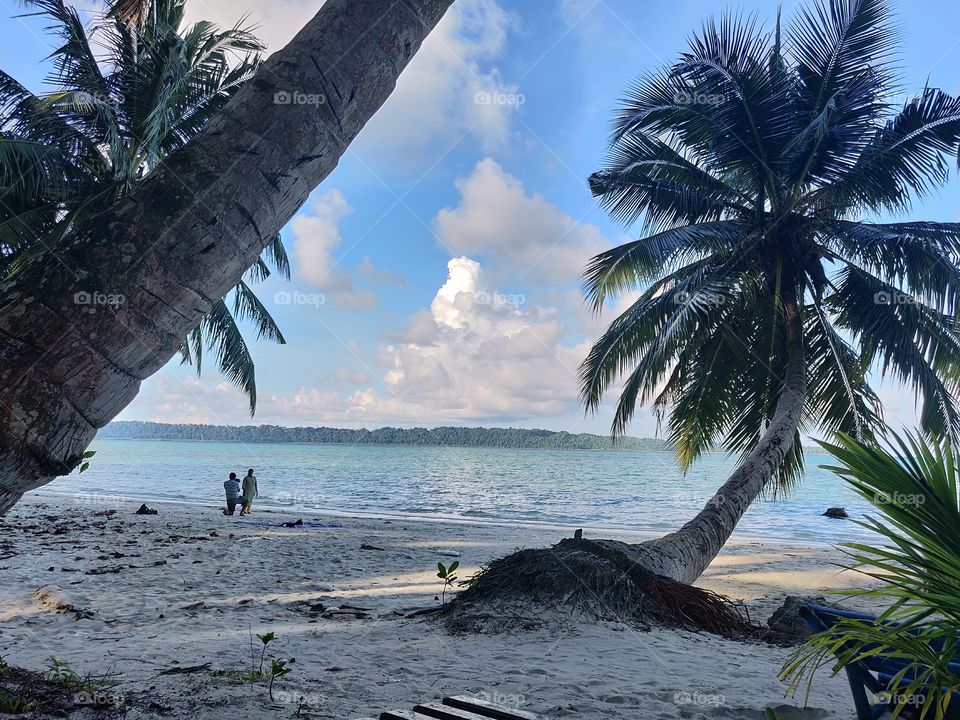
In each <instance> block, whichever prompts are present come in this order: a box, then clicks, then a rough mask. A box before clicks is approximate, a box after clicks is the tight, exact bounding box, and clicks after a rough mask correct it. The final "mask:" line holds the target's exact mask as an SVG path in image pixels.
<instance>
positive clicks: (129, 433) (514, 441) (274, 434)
mask: <svg viewBox="0 0 960 720" xmlns="http://www.w3.org/2000/svg"><path fill="white" fill-rule="evenodd" d="M98 437H100V438H105V439H110V440H194V441H206V442H290V443H313V444H322V445H424V446H430V445H433V446H450V447H500V448H536V449H556V450H610V449H615V450H667V449H668V448H667V446H666V443H665V442H664V441H663V440H657V439H655V438H634V437H625V438H618V439H617V440H615V441H614V440H612V439H611V438H610V437H608V436H601V435H591V434H590V433H568V432H565V431H559V432H558V431H553V430H527V429H522V428H487V427H435V428H394V427H382V428H376V429H374V430H367V429H365V428H364V429H359V430H352V429H348V428H330V427H283V426H280V425H201V424H188V423H169V424H168V423H155V422H141V421H119V422H114V423H110V424H109V425H107V426H106V427H105V428H103V429H102V430H101V431H100V433H99V435H98Z"/></svg>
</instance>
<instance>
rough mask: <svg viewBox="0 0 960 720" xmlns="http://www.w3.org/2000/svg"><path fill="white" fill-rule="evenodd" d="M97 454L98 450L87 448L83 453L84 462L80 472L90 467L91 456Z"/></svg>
mask: <svg viewBox="0 0 960 720" xmlns="http://www.w3.org/2000/svg"><path fill="white" fill-rule="evenodd" d="M96 454H97V451H96V450H87V451H86V452H85V453H84V454H83V463H82V464H81V465H80V472H86V471H87V470H89V469H90V458H92V457H93V456H94V455H96Z"/></svg>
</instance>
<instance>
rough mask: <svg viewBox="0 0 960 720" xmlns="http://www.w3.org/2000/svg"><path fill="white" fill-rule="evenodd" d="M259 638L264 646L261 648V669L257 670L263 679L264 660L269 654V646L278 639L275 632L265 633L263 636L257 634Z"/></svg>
mask: <svg viewBox="0 0 960 720" xmlns="http://www.w3.org/2000/svg"><path fill="white" fill-rule="evenodd" d="M257 637H258V638H259V639H260V642H261V643H262V644H263V646H262V647H261V648H260V667H259V668H258V669H257V673H258V674H259V675H260V676H261V677H263V658H264V656H265V655H266V654H267V645H269V644H270V643H271V642H273V641H274V640H276V639H277V634H276V633H274V632H268V633H264V634H263V635H260V634H259V633H258V634H257Z"/></svg>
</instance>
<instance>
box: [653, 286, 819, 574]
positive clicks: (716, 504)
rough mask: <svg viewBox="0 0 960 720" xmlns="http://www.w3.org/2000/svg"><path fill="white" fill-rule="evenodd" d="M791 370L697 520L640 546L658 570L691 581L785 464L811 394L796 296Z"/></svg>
mask: <svg viewBox="0 0 960 720" xmlns="http://www.w3.org/2000/svg"><path fill="white" fill-rule="evenodd" d="M784 315H785V320H786V323H785V324H786V338H787V352H788V356H787V357H788V359H787V370H786V375H785V377H784V378H783V388H782V390H781V391H780V397H779V399H778V400H777V406H776V409H775V410H774V414H773V418H772V420H771V421H770V424H769V425H768V426H767V428H766V431H765V432H764V433H763V436H762V437H761V438H760V441H759V442H758V443H757V445H756V447H754V449H753V450H752V451H751V452H750V453H749V454H748V455H747V456H746V458H744V460H743V461H742V462H741V463H740V465H739V466H738V467H737V469H736V470H735V471H734V472H733V474H732V475H731V476H730V477H729V478H728V479H727V481H726V482H725V483H724V484H723V485H722V486H721V487H720V489H719V490H718V491H717V492H716V494H715V495H714V496H713V497H712V498H710V500H709V501H708V502H707V504H706V506H705V507H704V508H703V510H701V511H700V512H699V513H698V514H697V515H696V516H695V517H694V518H693V519H692V520H690V521H689V522H688V523H687V524H686V525H684V526H683V527H682V528H680V529H679V530H677V531H676V532H674V533H670V534H669V535H665V536H663V537H662V538H657V539H656V540H652V541H650V542H647V543H644V544H642V545H640V546H638V547H637V548H636V554H637V561H638V562H641V564H642V565H643V566H644V567H645V568H647V569H648V570H651V571H652V572H655V573H657V574H659V575H664V576H666V577H669V578H672V579H674V580H678V581H680V582H686V583H692V582H693V581H694V580H696V579H697V578H698V577H700V575H701V574H702V573H703V571H704V570H706V569H707V566H708V565H709V564H710V563H711V562H712V561H713V559H714V558H715V557H716V556H717V554H718V553H719V552H720V550H721V549H722V548H723V546H724V544H725V543H726V542H727V540H728V539H729V538H730V535H731V534H732V533H733V531H734V529H735V528H736V526H737V523H738V522H740V518H741V517H743V514H744V513H745V512H746V511H747V508H749V507H750V505H751V504H752V503H753V501H754V500H756V499H757V498H758V497H759V496H760V493H762V492H763V489H764V488H765V487H766V485H767V483H768V482H769V481H770V480H771V478H773V476H774V475H775V474H776V473H777V472H778V471H779V470H780V468H781V466H782V465H783V462H784V458H785V457H786V455H787V453H788V452H790V450H791V448H792V447H793V443H794V441H795V438H796V434H797V429H798V427H799V425H800V418H801V412H802V410H803V403H804V399H805V396H806V372H807V368H806V363H805V361H804V352H803V337H802V321H801V318H800V312H799V308H798V306H797V303H796V301H795V300H791V301H788V302H787V303H786V304H785V307H784Z"/></svg>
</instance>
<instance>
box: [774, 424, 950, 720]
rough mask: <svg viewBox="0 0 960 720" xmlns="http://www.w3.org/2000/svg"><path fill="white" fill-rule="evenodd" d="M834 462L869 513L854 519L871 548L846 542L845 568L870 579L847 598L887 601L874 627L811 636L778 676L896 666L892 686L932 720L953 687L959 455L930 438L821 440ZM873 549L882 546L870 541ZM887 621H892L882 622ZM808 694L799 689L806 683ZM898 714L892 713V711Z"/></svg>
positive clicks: (844, 627)
mask: <svg viewBox="0 0 960 720" xmlns="http://www.w3.org/2000/svg"><path fill="white" fill-rule="evenodd" d="M820 445H821V446H823V448H824V449H825V450H827V451H828V452H829V453H830V454H831V455H833V456H834V458H835V459H836V461H837V464H835V465H831V466H829V467H828V468H827V469H829V470H832V471H833V472H835V473H836V474H837V475H839V476H840V477H841V478H843V479H844V480H845V481H846V482H847V483H848V484H849V485H850V487H851V488H852V489H853V491H854V492H855V493H856V494H857V495H858V496H860V497H861V498H862V499H864V500H866V501H867V502H869V503H870V504H871V505H872V506H873V509H874V514H873V515H868V516H867V517H866V518H865V519H863V520H855V521H854V522H857V523H858V524H859V525H861V526H862V527H864V528H866V529H868V530H870V531H871V533H872V537H875V538H877V543H876V544H875V543H872V542H871V543H866V542H859V543H847V544H846V545H845V546H844V548H845V553H846V555H847V556H848V558H849V563H850V564H849V567H850V568H851V569H853V570H855V571H857V572H860V573H863V574H864V575H866V576H867V577H870V578H871V579H873V580H875V581H878V584H877V585H876V586H875V587H873V588H871V589H869V590H862V591H858V592H856V593H854V594H856V595H858V596H867V597H873V598H877V599H879V600H882V601H886V602H887V603H889V607H888V609H887V610H886V611H885V612H884V613H883V614H882V615H881V616H880V620H881V623H880V624H876V623H867V622H863V621H860V620H845V621H843V622H841V623H838V624H837V625H836V626H834V628H833V629H832V630H831V631H830V632H828V633H819V634H817V635H814V636H813V637H811V638H810V639H809V640H808V641H807V642H806V643H805V644H804V645H803V646H801V647H800V648H799V649H798V650H797V651H796V652H795V653H794V654H793V655H792V656H791V657H790V659H789V660H788V661H787V662H786V663H785V664H784V667H783V670H782V671H781V673H782V677H784V678H785V679H788V680H790V682H791V688H792V689H794V690H795V689H796V688H797V687H798V686H799V685H800V683H801V682H803V680H804V679H807V681H808V682H811V681H812V679H813V674H814V672H815V671H816V670H817V669H818V668H820V667H822V666H824V665H828V664H831V663H832V664H833V666H832V669H833V672H834V673H836V672H839V671H840V670H841V669H842V667H843V666H844V665H847V664H849V663H852V662H856V661H857V660H860V659H864V658H868V657H874V656H877V655H880V654H881V653H882V654H883V655H884V657H887V658H891V659H898V660H901V661H903V662H905V663H906V667H905V669H904V670H903V671H902V672H901V673H899V677H897V678H895V681H897V682H899V683H900V685H899V687H898V690H897V694H898V695H899V696H901V697H902V698H903V699H904V701H906V699H907V698H910V697H919V696H924V697H926V698H927V702H926V703H925V704H924V705H922V706H920V707H919V708H918V710H919V711H920V717H923V718H930V719H931V720H942V718H943V717H944V716H945V714H944V710H945V708H946V707H948V706H949V705H948V703H949V700H950V695H951V693H952V692H957V691H958V690H960V665H957V664H956V662H957V655H958V653H960V638H958V636H957V633H958V630H960V499H958V495H957V487H958V479H960V478H958V470H960V456H958V454H957V452H958V451H957V448H956V446H955V445H952V444H950V443H948V442H945V441H944V440H942V439H938V438H935V437H930V436H920V435H913V434H906V435H903V436H900V435H897V434H896V433H890V435H889V436H888V439H887V442H886V443H885V445H884V446H878V445H876V444H873V443H870V444H864V443H861V442H858V441H856V440H854V439H853V438H851V437H849V436H847V435H844V434H840V435H838V436H837V440H836V443H826V442H821V443H820ZM879 543H882V544H879ZM888 620H890V621H895V622H896V623H897V624H896V625H894V624H890V623H885V622H884V621H888ZM808 688H809V685H808ZM902 709H903V705H902V704H901V707H899V708H898V709H897V710H898V712H899V711H900V710H902Z"/></svg>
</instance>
